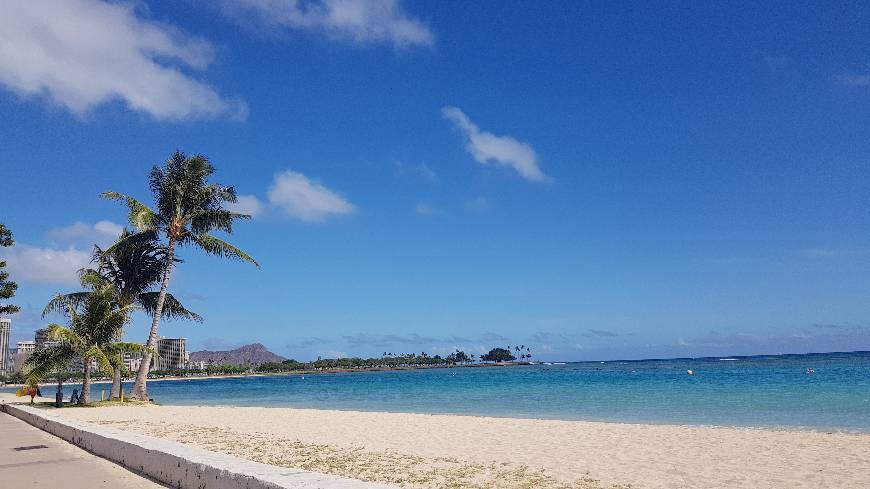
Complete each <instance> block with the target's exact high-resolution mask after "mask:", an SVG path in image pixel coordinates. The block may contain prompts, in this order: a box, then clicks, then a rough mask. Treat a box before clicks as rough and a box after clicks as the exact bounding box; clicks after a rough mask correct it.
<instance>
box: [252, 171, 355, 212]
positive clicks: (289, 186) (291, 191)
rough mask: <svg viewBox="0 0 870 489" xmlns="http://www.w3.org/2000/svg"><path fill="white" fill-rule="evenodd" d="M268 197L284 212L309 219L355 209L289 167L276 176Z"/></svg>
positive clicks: (336, 195)
mask: <svg viewBox="0 0 870 489" xmlns="http://www.w3.org/2000/svg"><path fill="white" fill-rule="evenodd" d="M268 197H269V202H271V203H272V204H274V205H276V206H278V207H281V208H282V209H283V210H284V212H286V213H287V215H289V216H291V217H295V218H297V219H301V220H303V221H308V222H314V221H322V220H324V219H325V218H327V217H329V216H331V215H342V214H351V213H353V212H354V211H355V210H356V207H354V205H353V204H351V203H350V202H348V201H347V200H345V199H344V197H342V196H340V195H339V194H337V193H335V192H334V191H332V190H330V189H328V188H326V187H324V186H323V185H321V184H320V183H318V182H315V181H312V180H309V179H308V177H306V176H305V175H303V174H301V173H297V172H294V171H292V170H286V171H284V172H281V173H278V174H277V175H275V180H274V181H273V182H272V186H271V187H269V192H268Z"/></svg>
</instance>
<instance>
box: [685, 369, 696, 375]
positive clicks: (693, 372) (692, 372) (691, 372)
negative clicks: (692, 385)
mask: <svg viewBox="0 0 870 489" xmlns="http://www.w3.org/2000/svg"><path fill="white" fill-rule="evenodd" d="M686 373H687V374H689V375H695V371H694V370H692V369H689V370H686Z"/></svg>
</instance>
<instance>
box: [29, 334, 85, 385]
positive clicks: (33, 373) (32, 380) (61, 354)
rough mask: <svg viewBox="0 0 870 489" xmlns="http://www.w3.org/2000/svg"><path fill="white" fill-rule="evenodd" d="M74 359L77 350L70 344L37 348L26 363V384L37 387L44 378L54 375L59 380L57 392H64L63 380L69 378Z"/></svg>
mask: <svg viewBox="0 0 870 489" xmlns="http://www.w3.org/2000/svg"><path fill="white" fill-rule="evenodd" d="M74 359H75V352H74V351H73V350H72V348H70V347H69V346H68V345H58V346H51V347H47V348H39V349H37V350H36V351H34V352H33V354H32V355H30V356H29V357H28V358H27V361H26V362H25V364H24V372H25V373H26V375H25V383H26V385H28V386H30V387H36V386H37V385H38V384H39V383H40V382H42V381H43V380H45V379H47V378H49V377H54V378H55V379H56V380H57V392H58V393H60V394H62V393H63V381H64V380H66V379H67V378H69V369H70V366H71V365H72V362H73V360H74Z"/></svg>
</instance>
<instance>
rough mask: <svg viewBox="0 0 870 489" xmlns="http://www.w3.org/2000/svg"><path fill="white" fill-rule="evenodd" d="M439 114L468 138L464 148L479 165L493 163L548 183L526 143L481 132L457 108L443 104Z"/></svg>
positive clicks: (535, 180)
mask: <svg viewBox="0 0 870 489" xmlns="http://www.w3.org/2000/svg"><path fill="white" fill-rule="evenodd" d="M441 114H442V115H443V116H444V117H445V118H446V119H447V120H449V121H450V122H452V123H453V125H454V126H456V128H457V129H459V130H460V131H462V133H463V134H464V135H465V137H466V138H467V139H468V144H467V146H466V148H467V149H468V152H469V153H471V155H472V156H473V157H474V159H475V160H476V161H477V162H478V163H481V164H487V163H495V164H497V165H501V166H506V167H509V168H513V169H514V170H516V171H517V173H519V174H520V175H521V176H522V177H523V178H525V179H526V180H529V181H532V182H548V181H551V180H552V179H551V178H550V177H548V176H547V175H545V174H544V172H542V171H541V168H540V165H539V164H538V155H537V154H536V153H535V150H534V148H532V147H531V146H530V145H529V144H528V143H524V142H521V141H517V140H516V139H514V138H512V137H510V136H496V135H495V134H492V133H489V132H485V131H481V130H480V128H479V127H477V125H476V124H474V123H473V122H471V119H469V118H468V116H467V115H465V113H464V112H462V110H460V109H459V108H458V107H450V106H448V107H444V108H442V109H441Z"/></svg>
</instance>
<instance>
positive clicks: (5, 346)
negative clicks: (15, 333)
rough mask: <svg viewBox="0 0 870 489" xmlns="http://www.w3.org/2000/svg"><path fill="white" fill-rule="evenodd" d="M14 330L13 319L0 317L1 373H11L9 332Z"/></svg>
mask: <svg viewBox="0 0 870 489" xmlns="http://www.w3.org/2000/svg"><path fill="white" fill-rule="evenodd" d="M11 330H12V320H11V319H7V318H0V375H3V376H5V375H9V374H10V373H11V372H9V369H10V363H11V362H10V361H11V360H12V358H11V356H10V355H9V346H10V345H9V334H10V332H11Z"/></svg>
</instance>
